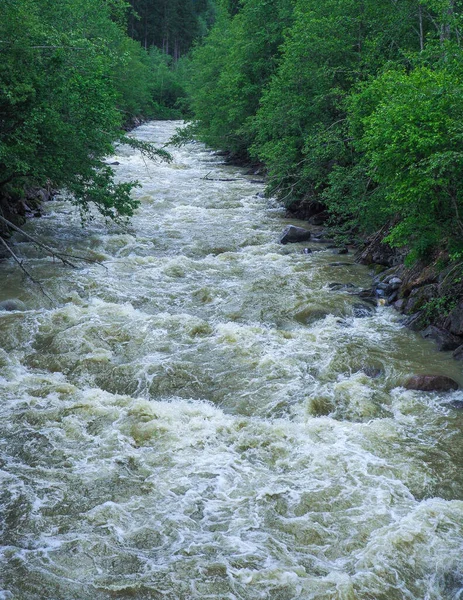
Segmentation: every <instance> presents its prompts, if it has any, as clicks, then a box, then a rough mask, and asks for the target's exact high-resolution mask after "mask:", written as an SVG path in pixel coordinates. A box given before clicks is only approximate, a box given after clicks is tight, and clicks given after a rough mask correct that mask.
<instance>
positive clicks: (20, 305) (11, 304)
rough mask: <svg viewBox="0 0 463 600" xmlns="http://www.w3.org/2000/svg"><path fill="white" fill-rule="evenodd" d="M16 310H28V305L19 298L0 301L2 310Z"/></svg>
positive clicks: (0, 309)
mask: <svg viewBox="0 0 463 600" xmlns="http://www.w3.org/2000/svg"><path fill="white" fill-rule="evenodd" d="M14 310H26V305H25V304H24V302H22V301H21V300H18V299H17V298H12V299H11V300H3V302H0V311H7V312H13V311H14Z"/></svg>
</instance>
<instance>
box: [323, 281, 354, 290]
mask: <svg viewBox="0 0 463 600" xmlns="http://www.w3.org/2000/svg"><path fill="white" fill-rule="evenodd" d="M328 287H329V288H330V290H333V291H334V292H337V291H339V290H355V285H354V284H353V283H329V284H328Z"/></svg>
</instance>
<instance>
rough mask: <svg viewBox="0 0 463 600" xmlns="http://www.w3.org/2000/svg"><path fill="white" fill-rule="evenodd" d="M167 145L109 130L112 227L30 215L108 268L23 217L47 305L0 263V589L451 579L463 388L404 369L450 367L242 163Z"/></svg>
mask: <svg viewBox="0 0 463 600" xmlns="http://www.w3.org/2000/svg"><path fill="white" fill-rule="evenodd" d="M177 125H178V124H176V123H151V124H147V125H144V126H142V127H140V128H139V129H138V130H137V131H136V132H135V135H136V136H137V137H139V138H140V139H143V140H149V141H154V142H155V143H156V144H158V145H160V144H162V143H164V142H165V141H166V140H168V139H169V137H170V136H171V135H172V134H173V133H174V130H175V127H176V126H177ZM172 153H173V155H174V161H173V163H172V164H166V163H158V164H151V163H146V162H145V161H144V160H143V158H142V157H141V156H140V155H139V154H138V153H137V152H135V151H134V150H131V149H129V148H126V147H123V148H120V149H119V153H118V156H116V157H115V158H114V159H113V160H115V161H118V162H119V163H120V164H119V166H117V167H116V169H117V173H118V177H119V178H120V179H121V180H129V179H138V180H139V181H140V183H141V185H142V187H141V188H138V189H137V190H136V192H135V193H136V194H137V196H138V198H139V199H140V201H141V207H140V209H139V210H138V211H137V214H136V216H135V218H134V219H133V221H132V223H131V225H130V226H129V227H128V228H126V229H123V228H121V227H118V226H115V225H106V224H105V223H104V222H103V221H102V220H101V219H99V218H97V219H96V220H95V221H93V222H92V223H90V225H89V226H88V227H87V228H86V229H82V228H81V226H80V220H79V217H78V215H77V214H76V212H75V210H74V209H73V207H72V205H71V204H69V203H68V202H66V201H64V200H63V199H61V200H60V199H58V200H57V201H54V202H52V203H50V204H49V205H47V207H46V214H45V215H44V216H43V217H42V218H41V219H33V220H31V221H29V223H28V225H27V229H28V231H29V232H31V233H32V234H34V235H36V236H39V237H40V238H41V239H42V240H43V241H44V242H45V243H48V244H50V245H53V246H55V247H57V248H59V249H60V250H62V251H68V252H70V253H71V254H79V253H80V254H85V253H87V254H89V255H90V256H92V257H95V258H99V259H100V260H102V261H103V262H104V267H102V266H99V265H96V264H84V265H83V266H81V267H80V268H79V269H78V270H73V269H70V268H67V267H63V266H62V265H60V264H59V263H58V262H53V260H52V259H51V258H48V257H45V256H44V255H43V253H42V252H41V251H39V250H37V249H36V248H34V246H32V245H31V244H30V243H29V242H28V241H27V240H26V239H25V238H24V239H23V238H21V237H20V236H17V237H16V241H17V245H16V250H17V252H18V254H20V255H21V256H22V257H25V258H26V259H27V265H28V268H29V269H30V270H31V271H32V273H33V275H34V277H35V278H36V279H38V280H40V281H41V282H42V284H43V287H44V289H46V291H47V292H48V294H49V295H50V296H52V297H53V298H54V299H55V302H56V306H54V307H52V306H51V305H50V304H49V303H48V301H47V299H46V298H45V297H44V296H43V295H41V294H40V292H39V291H38V288H37V287H36V286H34V285H33V283H32V282H30V281H27V280H25V279H24V278H23V276H22V274H21V272H20V271H19V269H18V268H17V267H16V266H15V265H14V264H13V263H12V262H9V261H4V262H2V263H0V278H1V282H2V283H1V286H0V288H1V289H0V300H4V299H7V298H12V297H13V298H19V299H20V300H22V301H23V302H24V303H25V306H26V310H23V311H13V312H2V313H0V427H1V434H0V480H1V488H0V512H1V519H0V533H1V548H0V600H45V599H46V600H110V599H113V598H118V599H136V600H405V599H410V600H457V599H461V598H463V568H462V567H463V441H462V439H463V438H462V429H463V411H461V410H458V409H457V408H456V407H455V402H456V401H461V400H462V399H463V393H462V392H460V391H457V392H453V393H450V394H441V395H439V394H436V393H422V392H413V391H406V390H405V389H404V388H403V387H401V383H402V382H403V381H404V378H405V377H406V376H408V375H413V374H417V373H429V372H431V373H432V374H444V375H448V376H451V377H453V378H454V379H457V380H458V381H459V382H460V383H462V384H463V376H462V375H463V374H462V372H461V366H460V365H458V364H457V363H456V362H453V361H452V360H451V359H450V358H449V357H448V356H447V355H445V354H442V353H438V352H436V351H435V350H434V347H433V346H432V345H431V344H430V343H429V342H426V341H424V340H422V339H420V338H419V336H418V335H416V334H414V333H412V332H410V331H408V330H406V329H404V328H403V327H402V326H401V325H400V322H399V319H398V316H397V315H396V314H395V313H394V311H393V310H392V309H389V308H385V307H379V308H377V309H375V310H374V311H373V312H372V313H371V314H368V312H365V311H367V310H368V309H367V308H365V311H362V310H360V311H359V308H358V307H356V306H355V305H356V304H358V302H359V299H358V297H356V296H354V295H352V294H351V293H350V292H352V289H351V288H349V287H346V288H343V287H342V286H335V287H334V289H332V288H330V283H340V284H352V285H353V286H358V287H366V286H369V285H370V284H371V275H370V274H369V272H368V269H367V268H366V267H362V266H359V265H356V264H354V263H353V259H352V258H351V257H350V256H345V257H344V256H343V257H339V256H334V255H333V251H332V250H329V249H326V248H325V247H324V246H320V245H318V248H315V244H311V243H310V242H306V243H304V244H294V245H288V246H281V245H279V244H278V237H279V234H280V232H281V231H282V229H283V228H284V227H285V226H286V225H287V224H288V221H287V220H285V219H284V218H283V212H282V209H281V208H279V207H278V206H277V205H276V204H275V203H273V202H272V201H271V200H268V199H265V198H263V197H262V194H261V192H262V189H263V186H262V185H261V184H259V183H254V182H252V181H251V180H252V179H253V176H249V175H246V174H245V173H244V171H243V170H240V169H238V168H236V167H231V166H226V165H223V164H222V163H221V162H220V161H221V159H220V157H217V156H214V155H213V154H212V153H211V152H209V151H208V150H207V149H205V148H204V147H203V146H202V145H200V144H191V145H189V146H186V147H184V148H182V149H173V150H172ZM224 179H229V180H230V179H231V180H232V181H219V180H224ZM292 222H293V223H294V224H298V222H297V221H292ZM304 246H311V247H312V248H314V249H318V250H320V251H319V252H314V253H312V254H304V253H303V252H302V250H303V248H304ZM333 262H338V263H339V262H342V263H345V264H343V265H337V266H333V265H332V264H330V263H333Z"/></svg>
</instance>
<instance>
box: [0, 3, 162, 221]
mask: <svg viewBox="0 0 463 600" xmlns="http://www.w3.org/2000/svg"><path fill="white" fill-rule="evenodd" d="M125 9H126V5H125V3H124V2H122V1H118V0H111V1H110V2H106V1H104V0H61V1H60V2H53V1H52V0H21V1H18V0H4V2H2V3H1V4H0V82H1V85H0V194H7V193H8V192H9V191H10V190H11V188H15V189H18V188H21V187H25V186H43V185H48V184H50V183H51V184H52V185H53V186H56V187H58V188H62V189H65V190H67V191H68V192H69V193H70V194H71V197H73V198H74V201H75V202H76V203H77V204H78V206H79V207H80V208H81V209H82V210H83V211H84V212H87V211H88V207H89V204H90V203H93V204H95V205H96V206H97V208H98V209H99V210H100V212H101V213H102V214H103V215H104V216H105V217H111V218H125V217H128V216H130V215H131V214H132V213H133V210H134V209H135V207H136V206H137V202H136V201H135V200H134V199H133V198H132V197H131V195H130V191H131V189H132V188H133V187H134V185H135V184H134V183H126V184H116V183H114V180H113V172H112V170H111V169H110V167H108V166H107V165H105V164H104V160H103V159H104V157H105V156H107V155H109V154H111V153H112V152H113V142H114V141H116V140H118V139H119V138H120V136H121V126H122V124H123V122H124V121H125V120H126V115H127V114H130V115H139V114H142V113H143V112H144V111H146V110H148V109H149V107H150V105H152V98H151V96H150V92H149V87H146V85H147V84H146V83H144V82H146V81H147V80H148V74H149V64H148V58H147V57H146V56H144V55H143V54H142V51H141V48H140V47H139V45H138V44H137V43H136V42H134V41H132V40H130V39H129V38H128V37H127V35H126V34H125V32H124V30H123V28H122V26H121V24H120V20H121V15H122V14H123V12H124V11H125Z"/></svg>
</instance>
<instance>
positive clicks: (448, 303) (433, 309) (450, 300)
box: [421, 295, 458, 327]
mask: <svg viewBox="0 0 463 600" xmlns="http://www.w3.org/2000/svg"><path fill="white" fill-rule="evenodd" d="M457 305H458V300H457V299H456V298H455V297H454V296H450V295H446V296H440V297H438V298H433V299H432V300H429V301H428V302H426V304H425V305H424V307H423V315H422V317H421V318H422V324H423V327H425V326H426V325H429V324H430V323H434V322H435V321H436V320H437V319H439V318H442V317H446V316H447V315H449V314H450V313H451V312H452V310H453V309H454V308H456V307H457Z"/></svg>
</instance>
